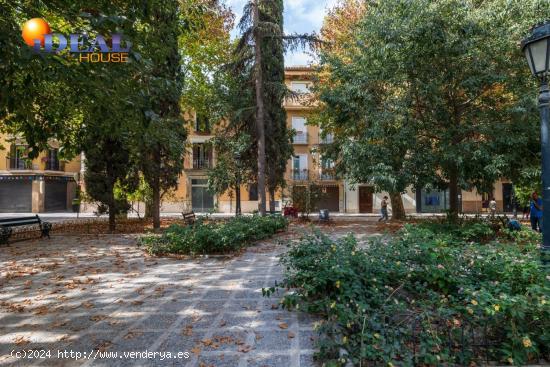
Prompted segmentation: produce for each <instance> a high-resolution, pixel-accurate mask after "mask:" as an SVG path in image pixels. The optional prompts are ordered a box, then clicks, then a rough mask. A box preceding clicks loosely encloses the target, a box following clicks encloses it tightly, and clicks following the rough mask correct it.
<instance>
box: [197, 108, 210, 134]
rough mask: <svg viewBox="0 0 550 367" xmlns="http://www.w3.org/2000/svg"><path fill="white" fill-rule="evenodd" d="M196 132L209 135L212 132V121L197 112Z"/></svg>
mask: <svg viewBox="0 0 550 367" xmlns="http://www.w3.org/2000/svg"><path fill="white" fill-rule="evenodd" d="M195 132H198V133H209V132H210V120H209V119H208V116H207V115H206V114H205V113H200V112H197V116H196V118H195Z"/></svg>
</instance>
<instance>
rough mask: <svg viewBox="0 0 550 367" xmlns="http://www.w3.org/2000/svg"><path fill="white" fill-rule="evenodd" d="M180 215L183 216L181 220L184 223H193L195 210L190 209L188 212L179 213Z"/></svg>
mask: <svg viewBox="0 0 550 367" xmlns="http://www.w3.org/2000/svg"><path fill="white" fill-rule="evenodd" d="M181 215H182V216H183V221H184V222H185V223H186V224H193V223H195V219H196V217H195V212H193V211H191V212H189V213H181Z"/></svg>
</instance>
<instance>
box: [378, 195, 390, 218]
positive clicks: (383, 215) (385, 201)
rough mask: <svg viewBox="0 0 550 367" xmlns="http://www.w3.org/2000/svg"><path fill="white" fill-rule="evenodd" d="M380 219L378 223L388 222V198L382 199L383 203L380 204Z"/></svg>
mask: <svg viewBox="0 0 550 367" xmlns="http://www.w3.org/2000/svg"><path fill="white" fill-rule="evenodd" d="M380 205H381V208H380V219H378V221H379V222H380V221H386V220H388V219H389V218H388V197H387V196H384V199H382V203H381V204H380Z"/></svg>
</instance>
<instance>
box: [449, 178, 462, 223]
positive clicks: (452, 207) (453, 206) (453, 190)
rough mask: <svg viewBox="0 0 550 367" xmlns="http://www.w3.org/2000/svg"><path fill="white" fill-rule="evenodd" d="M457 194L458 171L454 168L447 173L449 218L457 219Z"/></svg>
mask: <svg viewBox="0 0 550 367" xmlns="http://www.w3.org/2000/svg"><path fill="white" fill-rule="evenodd" d="M458 194H459V187H458V173H457V171H456V169H453V170H452V171H451V172H450V174H449V217H450V219H451V220H456V219H458V214H459V211H460V208H459V202H458Z"/></svg>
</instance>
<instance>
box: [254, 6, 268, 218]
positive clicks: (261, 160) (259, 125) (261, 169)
mask: <svg viewBox="0 0 550 367" xmlns="http://www.w3.org/2000/svg"><path fill="white" fill-rule="evenodd" d="M259 25H260V9H259V0H255V1H254V52H255V60H254V63H255V65H254V67H255V69H256V70H255V71H256V130H257V133H258V198H259V199H260V200H259V205H258V209H259V211H260V215H261V216H265V208H266V205H265V204H266V203H265V201H266V195H265V126H264V97H263V78H262V51H261V44H262V35H261V31H260V29H259V28H258V27H259Z"/></svg>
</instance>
